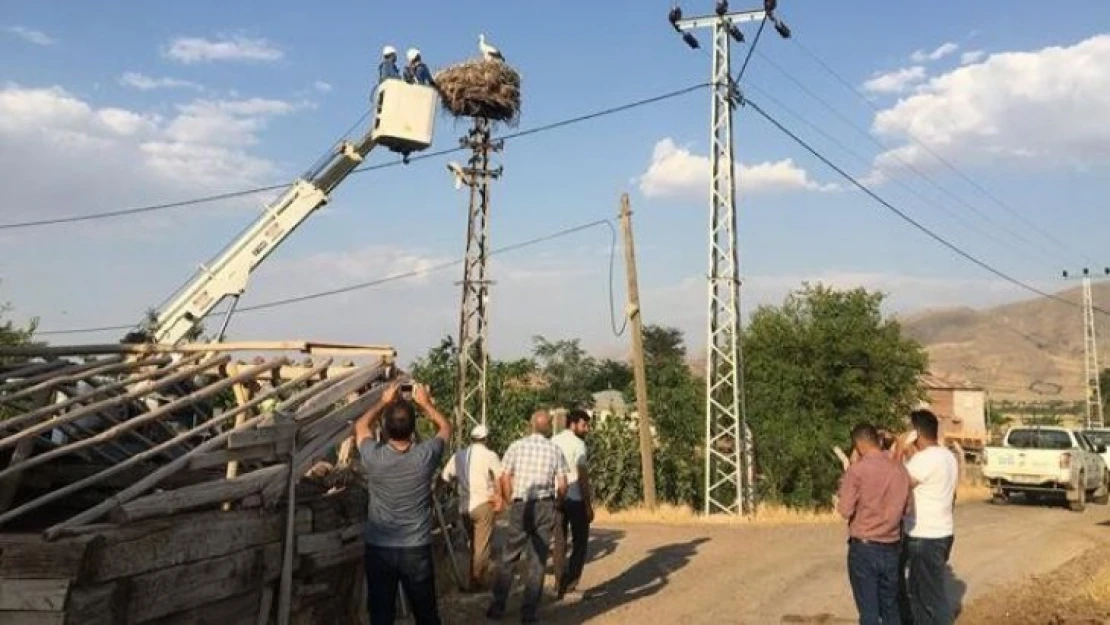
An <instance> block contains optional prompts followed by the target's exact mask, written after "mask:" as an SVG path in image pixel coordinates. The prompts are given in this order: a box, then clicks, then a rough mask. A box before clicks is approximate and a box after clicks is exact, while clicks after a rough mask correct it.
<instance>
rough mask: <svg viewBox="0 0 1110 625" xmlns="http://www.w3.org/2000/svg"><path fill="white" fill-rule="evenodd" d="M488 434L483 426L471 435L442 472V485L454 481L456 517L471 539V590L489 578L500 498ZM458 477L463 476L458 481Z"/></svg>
mask: <svg viewBox="0 0 1110 625" xmlns="http://www.w3.org/2000/svg"><path fill="white" fill-rule="evenodd" d="M487 438H489V430H488V429H487V428H486V426H484V425H478V426H475V427H474V429H473V430H471V431H470V440H471V441H472V442H471V444H470V446H469V447H467V448H465V449H460V450H459V451H457V452H455V453H454V454H453V455H452V456H451V459H450V460H448V461H447V466H445V467H444V468H443V481H445V482H451V481H452V480H457V483H458V489H459V513H460V514H461V515H462V518H463V523H464V524H465V525H466V532H467V534H468V535H469V536H470V584H469V586H470V590H471V591H477V590H480V589H482V588H483V587H485V586H486V585H487V583H488V581H489V580H488V577H489V557H490V542H491V540H490V539H491V538H492V536H493V525H494V521H495V519H496V517H497V513H498V512H500V511H501V508H502V506H503V505H504V500H503V497H502V494H501V487H500V480H499V479H498V478H500V477H501V460H500V459H498V457H497V454H496V453H494V452H493V451H492V450H490V449H489V448H488V447H486V439H487ZM460 476H463V477H461V478H460Z"/></svg>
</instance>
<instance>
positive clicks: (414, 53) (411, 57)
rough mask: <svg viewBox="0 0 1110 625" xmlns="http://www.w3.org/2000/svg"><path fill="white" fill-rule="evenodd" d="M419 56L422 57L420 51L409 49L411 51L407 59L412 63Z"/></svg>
mask: <svg viewBox="0 0 1110 625" xmlns="http://www.w3.org/2000/svg"><path fill="white" fill-rule="evenodd" d="M418 56H420V50H418V49H416V48H409V51H408V52H406V53H405V57H406V58H408V60H409V61H410V62H411V61H412V60H413V59H415V58H416V57H418Z"/></svg>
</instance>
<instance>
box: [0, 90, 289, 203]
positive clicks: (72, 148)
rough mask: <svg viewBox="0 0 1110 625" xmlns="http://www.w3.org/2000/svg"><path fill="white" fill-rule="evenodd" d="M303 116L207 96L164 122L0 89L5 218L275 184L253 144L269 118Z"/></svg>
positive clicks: (52, 93)
mask: <svg viewBox="0 0 1110 625" xmlns="http://www.w3.org/2000/svg"><path fill="white" fill-rule="evenodd" d="M297 109H298V105H294V104H290V103H287V102H284V101H280V100H266V99H258V98H255V99H244V100H203V99H201V100H194V101H192V102H189V103H186V104H181V105H179V106H178V108H177V111H175V112H174V114H172V115H170V116H168V117H163V116H161V115H159V114H156V113H152V112H147V111H142V110H130V109H126V108H121V107H113V106H96V105H93V104H91V103H90V102H88V101H86V100H84V99H82V98H81V97H79V96H77V95H74V94H72V93H70V92H68V91H66V90H65V89H63V88H61V87H57V86H55V87H48V88H36V87H23V86H20V85H15V84H8V85H5V86H2V87H0V184H3V185H4V187H5V188H8V189H9V191H8V192H7V195H6V197H5V206H6V208H5V209H4V214H5V218H6V219H5V220H8V219H10V220H12V221H18V220H21V219H27V218H32V217H34V218H42V217H47V216H58V215H71V214H74V213H75V212H80V211H81V210H98V209H99V210H104V209H106V208H119V207H121V206H127V205H134V204H140V203H146V202H158V201H164V200H165V199H166V198H167V197H171V198H172V197H186V196H189V197H191V196H195V195H198V194H203V193H205V192H211V191H216V190H226V189H229V188H238V187H242V186H252V185H257V184H260V183H265V182H270V181H272V180H273V179H274V177H275V176H276V175H277V173H278V171H277V167H276V165H275V164H274V163H272V162H271V161H269V160H267V159H265V158H262V157H260V156H257V155H255V154H252V153H251V146H253V145H254V144H256V143H257V142H258V138H259V134H260V133H261V132H262V131H263V130H264V129H265V127H266V124H267V122H268V121H269V120H270V119H273V118H274V117H276V116H279V115H287V114H290V113H292V112H293V111H295V110H297ZM59 181H64V184H59ZM120 223H124V222H120ZM127 223H131V222H127Z"/></svg>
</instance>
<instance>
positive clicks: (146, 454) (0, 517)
mask: <svg viewBox="0 0 1110 625" xmlns="http://www.w3.org/2000/svg"><path fill="white" fill-rule="evenodd" d="M300 383H301V380H290V381H289V382H287V383H285V384H283V385H281V386H279V387H276V388H272V389H270V390H268V391H266V392H264V393H261V394H259V395H258V396H257V397H255V398H254V399H252V400H251V401H250V402H248V403H247V404H246V405H244V406H241V407H239V408H235V409H234V410H230V411H228V412H225V413H223V414H221V415H220V416H218V417H213V418H212V419H209V420H208V421H205V422H204V423H202V424H200V425H198V426H197V427H195V428H193V429H191V430H189V431H187V432H184V433H183V434H179V435H178V436H175V437H174V438H171V439H170V440H168V441H165V442H163V443H160V444H159V445H156V446H154V447H151V448H150V449H147V450H146V451H143V452H141V453H138V454H135V455H134V456H131V457H130V458H128V459H127V460H125V461H123V462H121V463H119V464H116V465H113V466H111V467H108V468H106V469H104V470H103V471H100V472H99V473H96V474H94V475H91V476H89V477H87V478H85V479H83V480H80V481H78V482H74V483H72V484H68V485H66V486H65V487H63V488H60V489H58V490H55V491H52V492H49V493H46V494H45V495H42V496H41V497H39V498H37V499H34V500H32V501H29V502H27V503H25V504H23V505H22V506H20V507H19V508H16V509H15V510H11V511H9V512H5V513H3V514H0V525H2V524H3V523H5V522H7V521H8V520H11V519H13V518H15V517H17V516H19V515H21V514H24V513H26V512H29V511H30V510H34V509H36V508H38V507H41V506H43V505H45V504H47V503H49V502H51V501H54V500H56V499H60V498H62V497H64V496H66V495H69V494H72V493H74V492H77V491H78V490H80V489H82V488H85V487H87V486H89V485H91V484H95V483H98V482H100V481H102V480H104V479H106V478H107V477H110V476H112V475H114V474H116V473H119V472H120V471H124V470H126V469H128V468H130V467H133V466H135V465H136V464H138V463H140V462H143V461H145V460H147V459H148V458H151V457H153V456H155V455H157V454H160V453H162V452H163V451H164V450H166V449H169V448H170V447H173V446H175V445H178V444H180V443H181V442H183V441H186V440H188V439H190V438H193V437H194V436H196V435H198V434H200V433H203V432H206V431H208V430H210V429H212V428H214V427H216V426H217V425H220V424H222V423H224V422H226V421H227V420H228V419H231V418H232V417H234V416H235V415H236V414H237V411H239V410H244V409H248V408H252V407H253V406H254V405H257V404H258V403H261V402H263V401H265V400H266V399H268V398H269V397H271V396H275V395H278V394H280V393H283V392H285V391H288V390H289V389H291V388H294V387H296V386H297V385H299V384H300ZM259 419H261V417H255V418H253V419H251V420H250V421H248V422H246V423H244V424H243V428H240V429H245V428H246V427H249V426H253V425H254V424H255V423H257V421H258V420H259ZM234 431H236V430H234V429H233V430H229V431H227V432H223V433H221V434H217V435H216V436H214V437H212V438H210V439H208V440H207V441H205V442H203V443H201V444H200V445H198V446H196V447H194V448H193V449H191V450H190V451H188V452H186V453H185V454H182V455H181V456H178V457H177V458H175V459H174V460H171V461H170V462H169V463H167V464H166V465H164V466H163V467H161V468H160V469H158V470H156V471H154V472H153V473H151V474H150V475H148V476H147V477H146V478H144V479H142V480H139V481H138V482H136V483H135V484H132V485H131V487H129V488H127V489H124V490H123V491H122V492H121V493H117V494H116V496H115V497H113V498H110V499H109V500H108V501H105V502H103V503H102V504H101V505H99V506H96V507H94V508H93V509H92V510H99V512H98V513H97V514H96V515H94V516H91V517H89V516H87V515H88V513H89V512H91V510H90V511H86V512H83V513H81V514H78V515H77V516H75V517H74V518H72V519H70V520H69V521H66V522H65V523H61V524H59V525H55V526H54V528H56V529H61V528H64V527H66V526H75V525H84V524H85V523H88V522H90V521H95V520H96V519H97V518H99V517H100V516H101V515H102V514H104V513H106V512H107V511H108V510H110V509H111V508H114V507H115V506H117V505H119V504H120V503H122V502H124V501H130V500H131V499H134V498H135V497H137V496H138V495H141V494H142V493H143V492H145V490H146V489H147V488H150V487H153V486H154V485H155V484H158V483H159V482H160V481H162V480H164V479H166V478H168V477H169V476H170V475H172V474H174V473H176V472H177V471H179V470H181V469H183V468H185V467H186V466H188V463H189V461H190V458H191V457H192V456H195V455H198V454H200V453H204V452H207V451H210V450H212V449H215V448H216V447H218V446H221V445H224V444H225V443H226V441H227V438H228V437H229V436H230V435H231V433H232V432H234ZM138 487H142V488H141V489H138ZM137 489H138V490H137ZM123 493H128V495H127V498H126V499H124V498H121V495H122V494H123ZM117 498H119V499H117Z"/></svg>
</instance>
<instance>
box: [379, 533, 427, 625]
mask: <svg viewBox="0 0 1110 625" xmlns="http://www.w3.org/2000/svg"><path fill="white" fill-rule="evenodd" d="M398 584H400V585H401V588H403V589H404V590H405V596H406V597H408V600H409V606H410V607H411V608H412V616H413V620H415V621H416V623H417V625H439V624H440V621H439V610H438V609H437V607H436V574H435V565H434V563H433V561H432V547H431V545H427V546H424V547H375V546H374V545H366V592H367V595H368V596H367V599H368V603H369V604H370V606H369V607H370V625H393V621H394V620H395V619H396V618H397V585H398Z"/></svg>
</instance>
